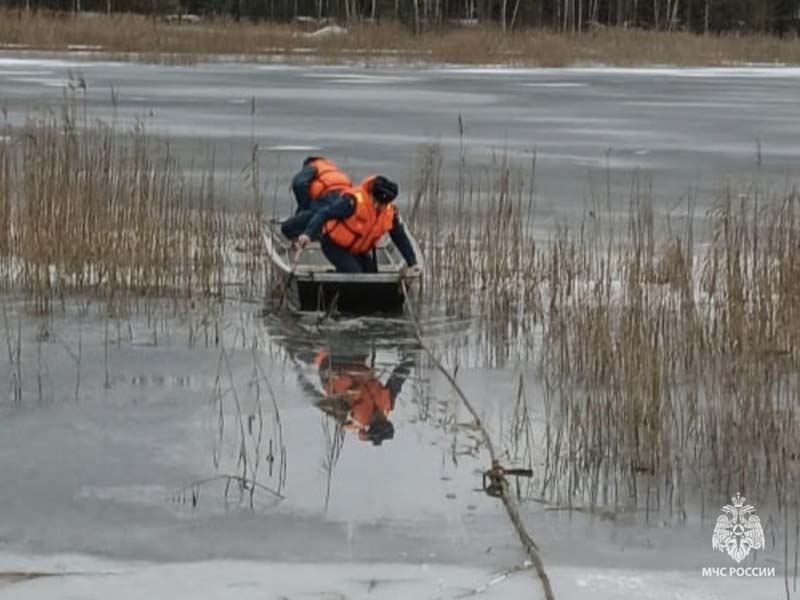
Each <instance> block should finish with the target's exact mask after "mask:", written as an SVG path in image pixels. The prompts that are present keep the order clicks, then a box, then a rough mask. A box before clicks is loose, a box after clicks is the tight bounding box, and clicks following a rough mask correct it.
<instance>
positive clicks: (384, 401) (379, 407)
mask: <svg viewBox="0 0 800 600" xmlns="http://www.w3.org/2000/svg"><path fill="white" fill-rule="evenodd" d="M337 363H338V364H337ZM314 364H315V365H316V366H317V369H318V370H319V378H320V382H321V383H322V387H323V388H324V390H325V399H324V400H322V401H320V402H319V403H318V404H317V406H319V408H321V409H322V410H323V411H324V412H325V413H327V414H329V415H331V416H332V417H334V418H335V419H336V420H337V422H338V423H339V424H340V425H342V426H344V428H345V429H346V430H349V431H354V432H357V433H358V438H359V439H360V440H363V441H370V442H372V444H373V445H375V446H379V445H381V443H382V442H383V441H384V440H390V439H392V438H393V437H394V425H392V422H391V421H390V420H389V413H390V412H391V411H392V410H393V409H394V403H395V399H396V398H397V396H398V394H400V390H401V389H402V387H403V383H404V382H405V380H406V378H407V377H408V375H409V374H410V373H411V367H412V366H413V362H412V361H410V360H405V361H403V362H401V363H400V364H399V365H397V366H396V367H395V368H394V370H393V371H392V374H391V375H390V376H389V379H388V380H387V381H386V383H385V384H384V383H381V380H380V379H378V377H377V376H376V375H375V373H374V371H373V370H372V369H370V368H369V367H368V366H367V365H366V364H364V362H358V361H355V360H353V359H352V358H350V359H349V360H347V361H335V360H333V359H332V358H331V355H330V354H329V353H328V351H327V350H322V351H320V352H318V353H317V355H316V357H314Z"/></svg>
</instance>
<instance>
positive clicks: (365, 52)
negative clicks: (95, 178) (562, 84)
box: [0, 10, 800, 67]
mask: <svg viewBox="0 0 800 600" xmlns="http://www.w3.org/2000/svg"><path fill="white" fill-rule="evenodd" d="M347 28H348V33H347V35H344V36H333V37H319V38H310V37H308V36H307V35H306V34H307V33H308V31H307V30H304V29H299V28H293V27H291V26H289V25H282V24H275V23H261V24H254V23H251V22H244V21H243V22H240V23H236V22H230V21H226V20H214V19H208V20H204V21H202V22H201V23H199V24H192V25H171V24H167V23H165V22H163V21H162V20H160V19H157V18H152V17H144V16H141V15H132V14H115V15H110V16H108V15H101V14H95V13H91V14H78V15H74V14H63V13H48V12H45V11H39V12H35V13H26V12H24V11H10V10H3V11H0V43H2V44H22V45H26V46H30V47H32V48H36V49H44V50H51V51H58V50H65V49H67V48H68V47H69V46H72V45H80V46H87V45H88V46H97V47H100V49H102V50H103V51H104V52H107V53H112V54H114V55H116V57H117V58H120V59H123V60H125V59H134V60H148V61H164V62H180V63H192V62H194V61H197V60H202V59H203V58H204V57H210V56H212V55H216V54H225V55H232V56H238V57H241V58H242V59H245V60H272V59H274V58H275V57H276V56H277V57H280V59H281V60H298V61H304V62H305V61H308V60H314V61H325V62H342V61H354V60H355V61H359V62H363V61H367V62H374V61H392V62H402V63H404V62H423V63H424V62H436V63H441V62H457V63H493V64H508V65H530V66H544V67H558V66H565V65H572V64H586V63H604V64H615V65H642V64H665V63H668V64H674V65H684V66H686V65H725V64H730V63H740V62H767V63H775V62H777V63H792V64H796V63H798V62H800V41H798V40H797V39H794V38H783V39H782V38H777V37H773V36H764V35H743V34H727V35H696V34H689V33H683V32H672V33H668V32H656V31H645V30H636V29H613V28H610V29H602V30H597V31H593V32H588V33H583V34H568V33H567V34H565V33H556V32H550V31H547V30H533V29H524V30H515V31H513V32H503V31H502V30H501V29H500V28H498V27H494V26H491V25H486V26H481V27H476V28H468V29H463V28H449V29H442V30H433V31H428V32H425V33H422V34H420V35H414V34H413V33H412V31H411V30H410V29H409V28H407V27H404V26H402V25H400V24H397V23H392V22H381V23H379V24H368V23H360V24H352V25H349V26H347Z"/></svg>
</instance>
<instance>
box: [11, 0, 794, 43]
mask: <svg viewBox="0 0 800 600" xmlns="http://www.w3.org/2000/svg"><path fill="white" fill-rule="evenodd" d="M0 5H3V6H5V7H7V8H23V9H26V10H37V9H49V10H61V11H74V10H81V11H97V12H110V11H111V10H113V11H120V12H139V13H145V14H174V13H184V14H187V13H190V14H198V15H216V16H230V17H233V18H235V19H245V18H246V19H252V20H258V21H261V20H272V21H284V22H286V21H291V20H295V19H298V18H303V17H310V18H313V19H316V20H319V21H323V20H326V19H328V20H336V21H344V22H353V21H363V20H376V21H377V20H383V21H391V20H395V21H401V22H404V23H408V24H409V25H412V26H414V28H415V29H417V30H420V29H428V28H432V27H436V26H440V25H446V24H449V23H453V22H454V21H457V22H459V23H460V24H462V25H468V24H481V23H484V24H485V23H491V24H496V25H499V26H500V27H501V28H502V29H504V30H507V29H513V28H519V27H542V28H549V29H554V30H558V31H587V30H591V29H597V28H602V27H637V28H646V29H655V30H661V31H692V32H702V33H707V32H726V31H738V32H759V33H775V34H780V35H784V34H791V35H797V33H798V31H800V27H798V25H799V24H800V0H0Z"/></svg>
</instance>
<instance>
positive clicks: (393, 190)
mask: <svg viewBox="0 0 800 600" xmlns="http://www.w3.org/2000/svg"><path fill="white" fill-rule="evenodd" d="M397 193H398V187H397V184H396V183H394V182H393V181H389V180H388V179H386V178H385V177H383V176H381V175H373V176H370V177H367V178H366V179H365V180H364V181H363V182H362V183H361V185H360V186H358V187H351V188H348V189H346V190H343V191H342V192H341V195H340V197H339V198H338V199H337V200H336V201H334V202H332V203H331V204H330V205H328V206H325V207H322V208H320V210H318V211H317V212H316V213H314V216H313V217H312V218H311V220H310V221H309V222H308V226H307V227H306V229H305V231H304V232H303V233H302V234H301V235H300V236H299V237H298V238H297V245H298V246H299V247H300V248H303V247H305V246H306V245H308V244H309V243H310V242H311V240H312V239H319V240H320V245H321V246H322V252H323V253H324V254H325V256H326V257H327V258H328V260H329V261H331V262H332V263H333V264H334V266H335V267H336V270H337V271H338V272H340V273H375V272H377V270H378V266H377V264H376V262H375V258H374V254H373V253H372V250H374V249H375V247H376V246H377V245H378V242H379V241H380V240H381V238H382V237H383V236H384V234H386V233H388V234H389V235H390V236H391V238H392V242H394V245H395V246H397V249H398V250H399V251H400V254H402V255H403V258H404V259H405V261H406V263H407V264H408V266H409V267H411V268H412V273H411V274H415V273H414V271H419V267H418V266H417V257H416V255H415V253H414V248H413V246H412V245H411V241H410V240H409V239H408V235H407V234H406V230H405V228H404V227H403V222H402V221H401V219H400V214H399V213H398V211H397V208H396V207H395V205H394V204H393V201H394V199H395V198H396V197H397Z"/></svg>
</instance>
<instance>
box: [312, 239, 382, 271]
mask: <svg viewBox="0 0 800 600" xmlns="http://www.w3.org/2000/svg"><path fill="white" fill-rule="evenodd" d="M321 246H322V252H323V254H325V258H327V259H328V260H329V261H331V262H332V263H333V266H334V267H336V272H337V273H377V272H378V265H376V264H375V259H374V258H373V256H372V252H367V253H365V254H350V252H348V251H347V250H345V249H344V248H342V247H341V246H339V245H338V244H336V243H334V242H332V241H331V240H330V238H329V237H328V236H327V235H324V236H322V240H321Z"/></svg>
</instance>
